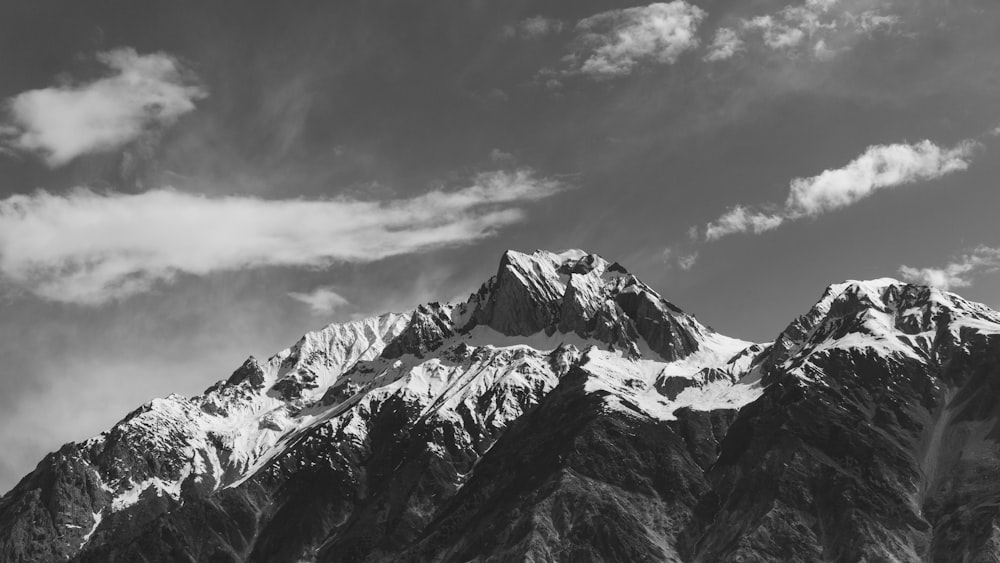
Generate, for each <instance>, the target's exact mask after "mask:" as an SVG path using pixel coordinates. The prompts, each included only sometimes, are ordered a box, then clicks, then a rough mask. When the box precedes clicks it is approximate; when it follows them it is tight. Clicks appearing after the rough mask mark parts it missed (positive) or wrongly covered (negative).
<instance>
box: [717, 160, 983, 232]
mask: <svg viewBox="0 0 1000 563" xmlns="http://www.w3.org/2000/svg"><path fill="white" fill-rule="evenodd" d="M979 146H980V145H979V143H978V142H977V141H972V140H967V141H963V142H961V143H958V144H957V145H956V146H954V147H951V148H942V147H939V146H938V145H935V144H934V143H932V142H931V141H926V140H925V141H921V142H919V143H914V144H907V143H896V144H891V145H873V146H870V147H868V149H867V150H866V151H865V152H864V153H863V154H862V155H861V156H859V157H858V158H856V159H854V160H852V161H851V162H849V163H848V164H846V165H845V166H843V167H841V168H835V169H831V170H825V171H823V172H821V173H820V174H817V175H816V176H810V177H808V178H795V179H793V180H792V181H791V184H790V186H789V193H788V198H787V199H786V200H785V202H784V204H782V205H765V206H760V207H757V208H751V207H746V206H743V205H737V206H735V207H733V208H732V209H730V210H729V211H727V212H726V213H724V214H722V216H720V217H719V218H718V219H716V220H715V221H713V222H711V223H709V224H708V225H707V226H706V229H705V239H706V240H709V241H712V240H717V239H719V238H722V237H724V236H727V235H731V234H735V233H747V232H750V233H754V234H758V233H762V232H765V231H769V230H772V229H775V228H777V227H779V226H781V225H782V224H783V223H784V222H786V221H793V220H796V219H802V218H805V217H815V216H818V215H821V214H823V213H826V212H828V211H833V210H835V209H840V208H842V207H847V206H849V205H852V204H854V203H856V202H858V201H860V200H862V199H865V198H867V197H868V196H870V195H872V194H873V193H874V192H876V191H878V190H883V189H888V188H895V187H899V186H903V185H907V184H913V183H915V182H920V181H927V180H933V179H936V178H940V177H941V176H944V175H946V174H949V173H951V172H956V171H959V170H965V169H966V168H968V166H969V162H970V160H971V157H972V155H973V153H974V152H975V150H976V149H977V148H978V147H979Z"/></svg>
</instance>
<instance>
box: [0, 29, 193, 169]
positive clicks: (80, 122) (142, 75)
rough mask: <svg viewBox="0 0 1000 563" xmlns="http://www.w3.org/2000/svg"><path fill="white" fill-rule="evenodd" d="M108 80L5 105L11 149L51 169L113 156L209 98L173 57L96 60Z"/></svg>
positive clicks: (4, 131) (30, 94)
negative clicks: (88, 156)
mask: <svg viewBox="0 0 1000 563" xmlns="http://www.w3.org/2000/svg"><path fill="white" fill-rule="evenodd" d="M97 60H98V61H99V62H100V63H101V65H103V66H104V67H105V70H106V71H107V74H106V75H105V76H102V77H100V78H97V79H94V80H90V81H86V82H80V83H77V84H69V85H58V86H51V87H48V88H42V89H39V90H30V91H27V92H22V93H21V94H18V95H16V96H14V97H13V98H10V99H9V100H7V101H6V103H5V106H6V107H5V109H6V112H7V123H6V125H4V126H3V127H0V139H2V142H3V144H4V145H5V146H7V147H8V148H12V149H15V150H18V151H23V152H28V153H32V154H36V155H38V156H40V157H41V158H43V159H44V160H45V162H46V163H47V164H49V165H50V166H59V165H62V164H65V163H67V162H69V161H71V160H73V159H74V158H76V157H78V156H80V155H84V154H88V153H94V152H103V151H109V150H113V149H116V148H119V147H122V146H124V145H125V144H127V143H129V142H131V141H133V140H135V139H137V138H139V137H140V136H142V135H143V134H144V133H145V132H147V131H149V130H150V129H155V128H158V127H163V126H166V125H170V124H172V123H173V122H174V121H176V120H177V118H178V117H180V116H181V115H184V114H185V113H188V112H190V111H192V110H193V109H194V108H195V101H196V100H198V99H201V98H203V97H205V95H206V92H205V90H204V89H203V88H202V87H201V86H199V85H198V84H196V83H195V82H193V80H192V78H191V75H190V73H188V72H187V71H186V70H185V69H184V68H183V67H182V66H181V64H180V63H179V62H178V61H177V59H175V58H174V57H171V56H170V55H167V54H164V53H153V54H149V55H140V54H138V53H136V51H135V50H133V49H128V48H125V49H116V50H113V51H107V52H104V53H100V54H98V55H97Z"/></svg>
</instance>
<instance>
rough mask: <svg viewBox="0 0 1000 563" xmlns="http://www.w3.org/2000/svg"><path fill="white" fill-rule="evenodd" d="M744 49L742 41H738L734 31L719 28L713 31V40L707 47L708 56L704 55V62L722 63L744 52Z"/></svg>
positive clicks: (737, 35) (738, 38)
mask: <svg viewBox="0 0 1000 563" xmlns="http://www.w3.org/2000/svg"><path fill="white" fill-rule="evenodd" d="M744 48H745V46H744V43H743V40H742V39H740V36H739V34H738V33H737V32H736V30H735V29H732V28H729V27H720V28H719V29H717V30H716V31H715V39H713V40H712V44H711V45H709V47H708V54H707V55H705V60H706V61H723V60H726V59H730V58H732V57H734V56H735V55H736V54H737V53H739V52H740V51H742V50H744Z"/></svg>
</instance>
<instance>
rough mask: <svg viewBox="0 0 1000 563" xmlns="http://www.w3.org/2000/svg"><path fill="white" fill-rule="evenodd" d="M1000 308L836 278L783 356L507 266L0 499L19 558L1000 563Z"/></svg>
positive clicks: (3, 529)
mask: <svg viewBox="0 0 1000 563" xmlns="http://www.w3.org/2000/svg"><path fill="white" fill-rule="evenodd" d="M998 335H1000V313H997V312H995V311H993V310H991V309H989V308H987V307H985V306H983V305H979V304H976V303H971V302H969V301H966V300H964V299H962V298H961V297H959V296H957V295H954V294H951V293H946V292H941V291H938V290H935V289H931V288H927V287H921V286H914V285H909V284H904V283H900V282H898V281H895V280H891V279H881V280H873V281H868V282H846V283H843V284H837V285H833V286H830V287H829V288H828V289H827V290H826V292H825V293H824V294H823V296H822V297H821V298H820V300H819V301H818V302H817V303H816V304H815V305H813V306H812V307H811V308H810V309H809V311H808V312H806V313H805V314H804V315H802V316H801V317H799V318H797V319H795V320H793V321H792V322H791V323H790V324H789V326H788V327H787V328H786V329H785V330H784V331H782V333H781V334H780V335H778V337H777V338H776V339H775V341H774V343H773V344H754V343H749V342H744V341H741V340H738V339H733V338H729V337H726V336H723V335H721V334H719V333H717V332H715V331H714V330H712V329H710V328H708V327H706V326H704V325H702V324H700V323H699V322H698V321H697V320H696V319H695V318H694V317H692V316H690V315H688V314H686V313H684V312H683V311H682V310H681V309H679V308H678V307H676V306H675V305H673V304H671V303H670V302H668V301H666V300H665V299H663V298H662V297H661V296H660V295H659V294H657V293H656V292H655V291H654V290H653V289H651V288H650V287H649V286H647V285H646V284H644V283H643V282H641V281H640V280H639V279H637V278H636V277H635V276H633V275H632V274H630V273H629V272H628V271H627V270H626V269H625V268H624V267H622V266H621V265H619V264H617V263H614V264H613V263H609V262H608V261H606V260H604V259H603V258H601V257H600V256H597V255H594V254H588V253H586V252H583V251H578V250H572V251H567V252H563V253H558V254H557V253H551V252H545V251H536V252H534V253H532V254H523V253H518V252H513V251H508V252H506V253H505V254H504V255H503V257H502V258H501V260H500V265H499V268H498V270H497V274H496V275H495V276H493V277H492V278H491V279H490V280H488V281H487V282H486V283H484V284H483V285H482V286H481V287H480V288H479V290H478V291H476V292H475V293H473V294H472V295H470V296H469V298H468V299H467V300H466V301H465V302H462V303H449V304H440V303H429V304H425V305H421V306H419V307H417V308H416V309H414V310H413V311H410V312H407V313H401V314H394V313H390V314H385V315H382V316H379V317H372V318H368V319H364V320H359V321H354V322H350V323H344V324H333V325H330V326H328V327H326V328H324V329H322V330H320V331H317V332H312V333H309V334H306V335H305V336H303V337H302V339H300V340H299V341H298V342H297V343H295V344H294V345H293V346H292V347H290V348H287V349H285V350H283V351H281V352H279V353H278V354H276V355H274V356H272V357H271V358H269V359H268V360H266V361H263V362H261V361H258V360H256V359H255V358H252V357H251V358H248V359H247V360H246V362H244V363H243V365H241V366H240V367H239V368H238V369H237V370H236V371H234V372H233V374H232V375H231V376H230V377H229V378H228V379H226V380H223V381H219V382H218V383H216V384H215V385H213V386H211V387H210V388H208V389H207V390H206V391H205V392H204V393H203V394H202V395H200V396H197V397H190V398H188V397H181V396H177V395H172V396H170V397H167V398H164V399H155V400H153V401H151V402H150V403H147V404H145V405H143V406H141V407H140V408H138V409H137V410H135V411H133V412H132V413H129V414H128V415H127V416H126V417H125V418H124V419H122V420H121V421H120V422H119V423H118V424H116V425H115V426H114V427H113V428H111V429H110V430H109V431H107V432H104V433H102V434H101V435H99V436H97V437H94V438H92V439H90V440H87V441H85V442H81V443H73V444H67V445H65V446H63V447H62V448H61V449H60V450H59V451H58V452H55V453H52V454H50V455H48V456H46V457H45V458H44V459H43V460H42V461H41V462H40V463H39V465H38V467H37V468H36V469H35V470H34V471H33V472H32V473H30V474H29V475H27V476H26V477H24V479H22V480H21V481H20V482H19V483H18V484H17V485H16V486H15V488H14V489H12V490H11V491H10V492H8V493H7V494H6V495H5V496H3V497H2V498H0V559H2V560H4V561H11V562H15V561H57V560H60V561H65V560H71V561H95V562H96V561H100V562H104V561H143V560H145V561H390V560H391V561H400V560H402V561H407V560H409V561H426V560H438V561H468V560H487V559H489V560H503V561H505V560H517V561H520V560H525V559H532V560H554V561H579V560H607V561H656V560H664V561H719V560H799V561H817V560H830V561H858V560H871V561H875V560H930V559H933V560H952V559H963V558H964V559H968V560H981V559H987V560H991V559H989V558H990V557H993V558H997V557H1000V533H998V532H997V530H1000V503H998V502H997V500H998V499H1000V479H998V477H1000V470H998V469H997V468H998V467H1000V447H998V443H997V440H998V436H1000V407H998V406H997V405H1000V396H998V394H1000V371H998V366H1000V336H998Z"/></svg>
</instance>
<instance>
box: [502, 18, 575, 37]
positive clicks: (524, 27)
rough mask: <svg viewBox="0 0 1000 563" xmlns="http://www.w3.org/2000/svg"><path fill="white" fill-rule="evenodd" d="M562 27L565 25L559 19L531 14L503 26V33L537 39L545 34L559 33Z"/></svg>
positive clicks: (508, 35)
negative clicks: (528, 16)
mask: <svg viewBox="0 0 1000 563" xmlns="http://www.w3.org/2000/svg"><path fill="white" fill-rule="evenodd" d="M563 27H565V24H564V23H563V22H562V21H561V20H557V19H555V18H547V17H545V16H532V17H530V18H525V19H523V20H521V21H519V22H517V23H515V24H513V25H508V26H506V27H504V35H506V36H507V37H521V38H524V39H538V38H541V37H545V36H546V35H552V34H555V33H559V32H561V31H562V30H563Z"/></svg>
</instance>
